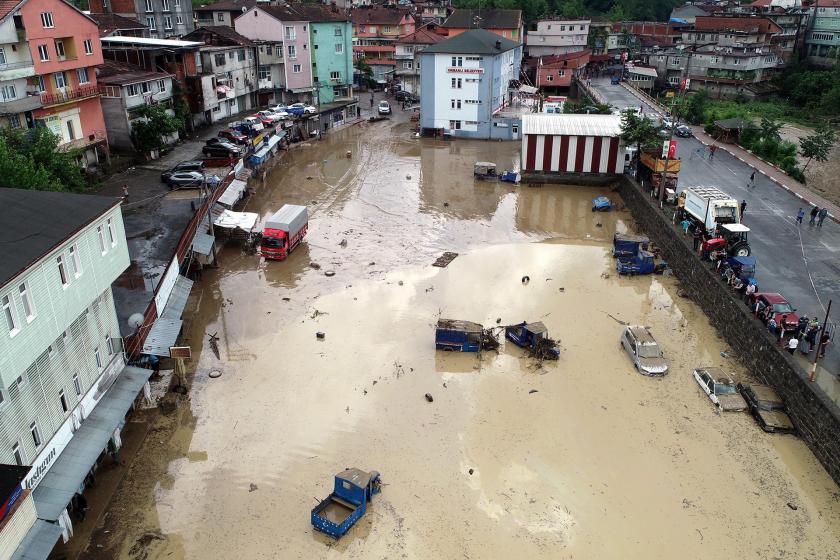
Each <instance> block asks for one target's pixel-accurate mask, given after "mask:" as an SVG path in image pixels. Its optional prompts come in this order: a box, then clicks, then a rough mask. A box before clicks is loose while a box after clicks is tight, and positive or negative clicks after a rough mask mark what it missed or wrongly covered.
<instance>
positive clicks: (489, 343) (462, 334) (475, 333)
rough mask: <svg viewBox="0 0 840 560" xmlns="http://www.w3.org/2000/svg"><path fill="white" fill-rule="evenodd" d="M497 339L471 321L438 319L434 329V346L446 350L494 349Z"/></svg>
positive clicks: (497, 344)
mask: <svg viewBox="0 0 840 560" xmlns="http://www.w3.org/2000/svg"><path fill="white" fill-rule="evenodd" d="M498 347H499V341H498V340H496V339H495V337H493V336H492V335H491V334H490V333H488V332H487V331H485V330H484V327H483V326H482V325H480V324H478V323H473V322H472V321H461V320H459V319H438V322H437V328H436V329H435V348H437V349H438V350H446V351H448V352H479V351H481V350H495V349H496V348H498Z"/></svg>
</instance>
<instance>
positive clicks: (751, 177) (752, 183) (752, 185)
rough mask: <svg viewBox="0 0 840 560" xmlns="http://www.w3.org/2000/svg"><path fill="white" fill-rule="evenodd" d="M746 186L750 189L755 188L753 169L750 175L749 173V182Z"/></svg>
mask: <svg viewBox="0 0 840 560" xmlns="http://www.w3.org/2000/svg"><path fill="white" fill-rule="evenodd" d="M747 186H748V187H750V188H752V187H754V186H755V169H753V171H752V173H750V182H749V183H747Z"/></svg>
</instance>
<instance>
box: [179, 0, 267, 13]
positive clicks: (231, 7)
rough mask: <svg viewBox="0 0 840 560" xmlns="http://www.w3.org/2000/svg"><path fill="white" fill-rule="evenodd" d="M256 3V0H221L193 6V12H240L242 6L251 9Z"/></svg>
mask: <svg viewBox="0 0 840 560" xmlns="http://www.w3.org/2000/svg"><path fill="white" fill-rule="evenodd" d="M256 5H257V0H222V1H221V2H215V3H213V4H205V5H204V6H199V7H197V8H193V11H194V12H241V11H242V8H243V7H244V8H245V9H251V8H253V7H254V6H256Z"/></svg>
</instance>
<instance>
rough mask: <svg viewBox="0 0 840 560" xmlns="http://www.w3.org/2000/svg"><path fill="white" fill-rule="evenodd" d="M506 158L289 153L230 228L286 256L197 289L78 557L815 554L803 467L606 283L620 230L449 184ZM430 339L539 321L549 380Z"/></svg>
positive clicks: (821, 478)
mask: <svg viewBox="0 0 840 560" xmlns="http://www.w3.org/2000/svg"><path fill="white" fill-rule="evenodd" d="M347 150H350V151H351V152H352V157H351V158H349V159H348V158H346V157H344V154H345V152H346V151H347ZM517 150H518V144H516V143H495V142H494V143H491V142H468V141H451V142H443V141H438V142H435V141H430V140H422V141H421V140H417V139H414V138H412V134H411V132H410V131H409V128H408V125H407V124H406V123H400V122H390V123H389V122H383V123H376V124H363V125H360V126H357V127H355V128H351V129H348V130H345V131H341V132H338V133H335V134H333V135H332V136H331V137H329V138H328V139H325V140H324V141H322V142H319V143H314V144H312V145H311V146H304V147H299V148H296V149H294V150H293V151H292V152H290V153H289V154H288V155H287V157H286V158H285V159H284V161H283V162H282V164H281V165H280V166H279V167H277V168H276V169H275V170H274V171H273V172H272V173H270V174H269V176H268V178H267V181H266V185H265V186H264V187H261V188H260V190H259V192H258V194H257V195H256V196H255V197H254V198H253V199H252V200H251V201H250V202H249V206H248V208H247V209H248V210H251V211H256V212H259V213H260V214H261V216H262V217H265V216H266V215H268V214H270V213H271V212H272V211H274V210H276V209H277V208H279V206H280V205H282V204H283V203H296V204H307V205H308V206H309V208H310V211H311V218H310V230H309V234H308V236H307V238H306V241H307V242H306V243H305V244H304V245H303V246H302V247H300V248H299V249H298V250H296V251H295V252H294V253H293V254H292V255H291V257H290V258H289V259H288V260H287V261H285V262H279V263H278V262H272V263H268V264H266V263H264V262H260V259H259V258H258V257H256V256H253V255H245V254H242V253H241V252H240V251H239V249H238V248H236V247H228V248H226V249H225V250H224V251H223V252H222V254H221V256H220V260H221V267H220V268H219V269H218V270H215V271H212V272H210V273H205V274H204V277H203V278H202V280H201V281H200V282H196V285H195V287H194V288H193V296H192V297H191V301H190V309H191V311H190V315H189V317H188V321H187V324H186V331H185V334H186V336H187V338H188V340H187V343H189V344H191V345H192V346H193V349H194V356H196V355H198V357H197V358H196V359H194V361H193V363H192V364H191V366H190V367H191V369H192V370H194V371H195V375H194V377H192V378H191V391H190V395H189V400H186V401H184V402H183V404H182V405H181V407H180V408H179V410H178V411H177V412H176V413H175V414H174V415H172V416H169V417H166V416H160V417H159V418H157V419H156V420H155V421H156V425H155V426H154V427H153V428H152V430H151V431H150V433H149V435H148V436H147V438H146V440H145V443H144V444H143V446H142V448H141V450H140V452H139V455H138V456H137V457H136V459H135V460H134V462H133V463H132V465H131V467H130V470H129V473H128V475H127V476H126V478H125V480H124V482H123V485H122V487H121V489H120V493H119V495H118V496H117V498H115V501H114V502H113V503H112V505H111V507H110V509H109V511H108V512H107V513H106V515H105V516H104V517H103V518H102V519H101V520H100V527H99V529H98V531H97V532H96V534H95V535H94V538H93V540H92V542H91V544H90V546H89V547H88V549H87V551H86V552H85V553H84V554H83V555H82V557H83V558H126V559H137V558H148V559H172V560H177V559H182V558H191V559H193V558H194V559H205V558H238V559H243V560H246V559H273V558H283V559H285V558H301V559H310V558H358V559H367V558H382V559H392V558H447V559H449V558H473V559H479V558H545V559H548V558H644V559H659V558H661V559H675V558H727V559H731V558H756V559H759V558H760V559H765V558H813V559H827V558H840V493H838V488H837V486H836V485H835V484H834V483H833V481H832V480H831V479H830V478H829V477H828V475H827V474H826V472H825V471H824V470H823V468H822V467H821V466H820V464H819V463H818V462H817V460H816V459H815V458H814V456H813V455H812V454H811V452H810V451H809V450H808V448H807V447H806V446H805V445H804V444H803V443H802V441H801V440H799V439H798V438H797V437H795V436H774V435H770V434H765V433H764V432H762V431H761V430H760V429H759V428H758V427H757V425H756V424H755V422H754V421H753V419H752V418H751V417H750V416H749V415H748V414H746V413H740V414H739V413H730V414H718V413H716V412H715V409H714V406H713V405H712V403H711V402H710V401H709V400H708V398H707V397H706V396H705V394H703V393H702V391H701V390H700V388H699V387H698V386H697V383H696V382H695V381H694V379H693V377H692V375H691V371H692V368H694V367H697V366H721V367H723V368H724V369H725V370H727V371H728V372H731V373H733V374H734V375H735V376H736V377H737V378H739V379H745V377H744V375H745V374H744V371H743V368H742V367H741V366H740V365H739V364H738V362H737V357H729V358H724V357H722V356H721V354H720V353H721V351H724V350H727V347H726V346H725V344H724V342H723V340H722V339H721V338H719V337H718V335H717V334H716V332H715V331H714V330H713V329H712V328H711V327H710V325H709V323H708V320H707V319H706V317H705V316H704V315H703V314H702V312H700V310H699V308H698V307H697V306H696V305H694V304H693V303H692V302H691V301H690V300H689V299H685V298H681V297H678V296H677V290H678V285H677V282H676V281H675V280H674V279H673V278H672V277H667V276H666V277H662V276H645V277H636V278H619V277H618V276H617V275H616V274H615V272H614V270H615V269H614V261H613V259H612V257H611V256H610V247H611V238H612V235H613V233H614V232H615V231H616V230H619V231H627V230H628V229H630V230H632V228H633V223H632V219H631V217H630V215H629V213H627V212H624V211H618V212H613V213H609V214H600V213H599V214H595V213H592V212H591V211H590V207H591V199H592V198H594V197H596V196H599V195H602V194H607V195H610V196H613V195H612V194H611V193H609V191H608V190H603V189H590V188H579V187H560V186H544V187H541V188H531V187H514V186H512V185H507V184H502V183H480V182H474V181H473V179H472V176H471V174H472V164H473V163H474V162H475V161H477V160H490V161H495V162H496V163H497V164H498V165H499V168H500V170H501V169H505V168H509V167H511V166H513V165H515V163H516V157H517ZM613 198H615V197H614V196H613ZM444 251H455V252H458V253H459V256H458V257H457V258H455V259H454V260H453V261H452V263H451V264H450V265H449V266H448V267H447V268H436V267H433V266H431V263H432V262H434V260H435V259H436V258H437V257H438V256H439V255H440V254H441V253H442V252H444ZM313 264H315V265H316V266H312V265H313ZM326 271H333V272H335V275H334V276H329V277H328V276H326V275H325V272H326ZM524 275H527V276H529V277H530V281H529V282H527V283H523V281H522V277H523V276H524ZM439 317H444V318H452V319H466V320H471V321H477V322H481V323H483V324H484V325H485V326H488V327H489V326H495V325H497V324H501V325H504V324H511V323H518V322H520V321H523V320H527V321H542V322H543V323H544V324H545V325H546V326H547V327H548V330H549V333H550V335H551V336H552V337H554V338H556V339H559V341H560V347H561V354H560V359H559V360H558V361H556V362H543V363H542V364H538V363H535V362H534V361H533V360H532V359H530V358H528V357H527V356H526V355H525V353H524V352H523V351H522V350H521V349H519V348H517V347H515V346H513V344H511V343H505V344H503V345H502V347H501V349H500V350H499V351H498V353H496V352H484V353H482V354H481V355H475V354H455V353H444V352H436V351H435V348H434V324H435V322H436V320H437V319H438V318H439ZM627 323H629V324H641V325H647V326H649V327H650V328H651V331H652V332H653V334H654V336H655V337H656V338H657V339H658V341H659V343H660V344H661V345H662V347H663V349H664V352H665V355H666V358H667V359H668V362H669V365H670V373H669V374H668V375H667V376H666V377H665V378H661V379H657V378H648V377H644V376H642V375H639V374H638V373H636V371H635V370H634V368H633V366H632V364H631V362H630V360H629V358H628V357H627V356H626V355H625V354H624V352H623V350H622V349H621V348H620V345H619V341H618V340H619V335H620V334H621V332H622V328H623V325H624V324H627ZM214 332H218V335H219V337H220V342H219V348H220V355H221V359H217V358H216V357H215V355H214V354H213V353H212V352H211V350H210V348H209V347H208V346H207V345H206V344H204V341H206V336H205V333H214ZM316 332H323V333H325V338H324V339H323V340H318V339H317V338H316ZM213 369H219V370H221V371H222V372H223V374H222V376H221V377H219V378H217V379H210V378H209V377H208V375H207V374H208V372H209V371H210V370H213ZM746 380H748V379H746ZM426 393H429V394H430V395H431V396H432V397H433V402H428V401H427V399H426V398H425V397H424V395H425V394H426ZM345 467H359V468H361V469H364V470H377V471H379V472H380V473H381V476H382V482H383V487H382V492H381V494H378V495H376V496H375V497H374V499H373V501H372V502H371V503H370V504H369V506H368V512H367V514H366V515H365V516H364V517H363V518H362V519H361V520H360V521H359V523H357V525H356V526H355V527H354V528H353V529H351V531H350V532H349V533H348V534H347V536H345V537H344V538H342V539H341V540H340V541H337V542H336V541H333V540H331V539H329V538H327V537H325V536H324V535H321V534H319V533H317V532H315V531H314V530H313V528H312V526H311V524H310V510H311V509H312V508H313V507H314V506H315V505H317V503H318V501H320V500H321V499H323V498H324V497H326V496H327V495H328V494H329V493H330V492H331V491H332V485H333V476H334V475H335V474H336V473H337V472H339V471H341V470H343V469H344V468H345Z"/></svg>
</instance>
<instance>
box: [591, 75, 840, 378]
mask: <svg viewBox="0 0 840 560" xmlns="http://www.w3.org/2000/svg"><path fill="white" fill-rule="evenodd" d="M592 86H593V87H594V88H595V89H596V90H597V91H598V93H600V94H601V95H603V97H604V98H605V99H606V100H607V101H608V102H609V103H611V104H612V105H614V106H616V107H618V108H621V109H624V108H626V107H639V106H640V105H644V113H645V115H647V116H651V117H653V116H657V115H658V113H657V110H656V109H655V108H653V107H651V106H649V105H647V104H643V103H642V101H641V100H640V99H639V98H638V97H636V96H635V95H633V93H632V92H630V91H628V90H627V89H626V88H625V87H623V86H620V85H611V84H610V82H609V79H608V78H607V79H598V80H593V81H592ZM677 140H678V144H677V153H678V156H679V157H680V158H681V159H682V168H681V171H680V176H679V186H681V187H683V186H684V187H692V186H716V187H718V188H720V189H721V190H723V191H724V192H726V193H728V194H730V195H731V196H732V197H733V198H737V199H739V200H746V202H747V208H746V211H745V212H744V224H745V225H746V226H748V227H750V229H751V230H752V231H751V232H750V245H751V247H752V254H753V256H755V257H756V262H757V264H756V278H757V279H758V283H759V284H758V286H759V291H764V292H779V293H781V294H782V295H784V296H785V297H786V298H787V299H788V301H790V302H791V304H792V305H793V307H794V308H795V309H796V311H797V314H799V315H802V314H804V315H807V316H809V317H814V316H818V317H819V319H820V321H821V322H822V320H823V317H824V316H825V307H826V306H827V305H828V301H829V300H833V301H834V304H833V309H832V316H833V317H834V318H835V321H834V322H835V323H837V322H840V321H837V320H836V319H837V318H840V226H838V225H837V224H836V223H834V222H833V221H831V220H829V219H826V220H825V222H824V223H823V226H822V227H816V226H809V225H808V220H809V218H810V216H809V215H808V213H809V212H810V209H811V208H810V207H809V206H803V204H804V203H803V201H801V200H799V199H797V198H795V197H794V196H792V195H791V194H790V193H788V192H787V191H785V190H784V189H782V188H781V187H779V186H777V185H776V184H774V183H773V182H772V181H770V179H769V178H767V177H765V176H764V175H762V174H760V173H756V179H755V186H754V187H749V186H748V183H749V176H750V173H752V168H751V167H750V166H749V165H748V164H746V163H744V162H741V161H740V160H738V159H737V158H735V157H733V156H731V155H729V154H728V153H726V152H725V151H723V150H717V152H716V153H715V157H714V161H709V160H708V159H707V157H706V156H705V155H703V154H705V148H704V146H703V144H701V143H700V142H699V141H698V140H696V139H694V138H678V139H677ZM698 150H701V152H702V154H699V153H697V152H698ZM800 207H802V208H803V209H804V210H805V212H806V216H805V220H804V223H803V225H801V226H800V225H797V223H796V213H797V211H798V210H799V208H800ZM836 343H837V339H835V341H834V344H831V345H830V346H829V350H828V352H827V354H826V359H825V360H824V361H823V362H822V366H823V367H824V368H825V369H826V370H827V371H829V372H831V373H832V374H834V375H835V376H836V375H837V374H838V373H840V351H838V350H837V348H836V346H837V344H836Z"/></svg>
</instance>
